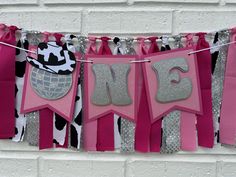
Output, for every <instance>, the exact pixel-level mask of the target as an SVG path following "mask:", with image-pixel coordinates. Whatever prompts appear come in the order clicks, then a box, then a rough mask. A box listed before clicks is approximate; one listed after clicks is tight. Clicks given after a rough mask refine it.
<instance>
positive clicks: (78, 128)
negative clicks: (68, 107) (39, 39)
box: [70, 36, 85, 149]
mask: <svg viewBox="0 0 236 177" xmlns="http://www.w3.org/2000/svg"><path fill="white" fill-rule="evenodd" d="M78 42H79V45H78V49H77V52H76V53H78V55H79V56H81V58H82V59H83V57H84V55H85V39H84V37H82V36H81V37H79V41H78ZM80 68H81V71H80V77H79V80H78V87H77V95H76V99H75V112H74V120H73V122H72V123H71V125H70V147H73V148H76V149H81V148H82V143H83V142H82V141H81V139H82V138H81V137H82V120H83V119H82V115H83V114H82V111H83V110H82V108H83V105H82V99H83V98H82V82H81V80H82V78H83V65H81V66H80Z"/></svg>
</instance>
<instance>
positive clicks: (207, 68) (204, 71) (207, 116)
mask: <svg viewBox="0 0 236 177" xmlns="http://www.w3.org/2000/svg"><path fill="white" fill-rule="evenodd" d="M196 35H197V36H198V37H199V39H198V42H197V47H196V50H201V49H204V48H208V47H210V46H209V44H208V42H207V41H206V40H205V33H197V34H196ZM196 55H197V62H198V70H199V78H200V84H201V94H202V106H203V115H198V116H197V130H198V144H199V145H200V146H203V147H208V148H212V147H213V145H214V127H213V114H212V95H211V53H210V50H206V51H202V52H198V53H197V54H196Z"/></svg>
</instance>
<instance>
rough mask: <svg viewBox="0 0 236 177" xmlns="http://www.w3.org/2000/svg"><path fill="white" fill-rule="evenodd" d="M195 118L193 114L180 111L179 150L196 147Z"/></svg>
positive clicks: (188, 149) (193, 149) (192, 149)
mask: <svg viewBox="0 0 236 177" xmlns="http://www.w3.org/2000/svg"><path fill="white" fill-rule="evenodd" d="M196 119H197V116H196V115H195V114H193V113H188V112H184V111H181V120H180V135H181V137H180V139H181V150H184V151H195V150H196V149H197V139H196V138H197V132H196Z"/></svg>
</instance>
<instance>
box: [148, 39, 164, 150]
mask: <svg viewBox="0 0 236 177" xmlns="http://www.w3.org/2000/svg"><path fill="white" fill-rule="evenodd" d="M148 39H149V40H150V41H151V45H150V48H149V50H148V54H151V53H156V52H159V51H160V50H159V48H158V46H157V41H156V40H157V39H158V37H149V38H148ZM148 115H149V111H148V113H147V116H146V117H147V118H150V116H148ZM161 125H162V119H159V120H157V121H156V122H154V123H153V124H152V125H151V132H150V152H160V150H161Z"/></svg>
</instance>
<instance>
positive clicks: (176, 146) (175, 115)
mask: <svg viewBox="0 0 236 177" xmlns="http://www.w3.org/2000/svg"><path fill="white" fill-rule="evenodd" d="M182 47H183V46H182V44H181V37H180V36H176V37H175V41H174V48H182ZM180 116H181V112H180V111H177V110H176V111H172V112H170V113H169V114H167V115H166V116H165V117H164V118H163V121H162V130H163V134H162V146H161V153H174V152H177V151H179V150H180Z"/></svg>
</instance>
